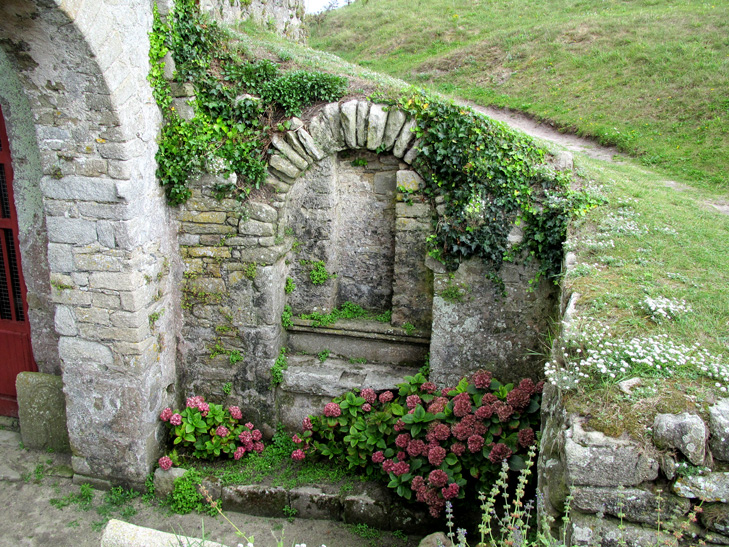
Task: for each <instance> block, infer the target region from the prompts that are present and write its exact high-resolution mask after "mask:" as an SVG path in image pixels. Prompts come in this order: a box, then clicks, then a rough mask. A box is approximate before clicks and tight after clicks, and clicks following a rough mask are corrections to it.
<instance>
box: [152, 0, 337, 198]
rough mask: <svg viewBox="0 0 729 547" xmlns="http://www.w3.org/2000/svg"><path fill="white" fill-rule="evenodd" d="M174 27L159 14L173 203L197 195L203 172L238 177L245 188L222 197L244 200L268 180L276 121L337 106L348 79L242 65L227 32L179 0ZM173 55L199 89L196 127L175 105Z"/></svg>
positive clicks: (157, 64) (159, 75)
mask: <svg viewBox="0 0 729 547" xmlns="http://www.w3.org/2000/svg"><path fill="white" fill-rule="evenodd" d="M169 21H170V22H169V24H165V23H163V22H162V21H161V18H160V17H159V13H158V12H157V11H155V18H154V23H153V29H152V32H151V34H150V42H151V48H150V75H149V81H150V83H151V84H152V87H153V94H154V97H155V100H156V101H157V104H158V106H159V107H160V109H161V110H162V114H163V116H164V120H165V125H164V126H163V128H162V135H161V139H160V143H159V149H158V152H157V156H156V159H157V164H158V170H157V177H158V178H159V180H160V184H162V186H163V187H164V188H165V193H166V195H167V199H168V201H169V202H170V204H172V205H179V204H180V203H184V202H185V201H186V200H187V199H188V198H189V197H190V195H191V193H190V190H189V188H188V187H187V183H188V180H189V179H190V177H192V176H194V175H196V174H199V173H201V172H203V171H212V172H215V173H219V174H228V173H232V172H234V173H236V174H237V175H238V186H237V187H236V186H233V185H232V184H222V185H219V186H218V187H217V188H216V193H217V195H218V197H221V198H222V197H223V196H225V195H227V194H230V193H233V194H234V195H236V196H237V197H238V198H240V199H244V198H245V197H246V196H247V195H248V193H249V192H250V191H251V189H253V188H258V187H260V185H261V184H262V183H263V182H264V180H265V177H266V166H267V158H266V155H265V154H264V145H263V142H264V140H265V132H266V131H270V129H271V128H270V127H269V126H268V125H267V124H268V123H270V120H271V118H272V115H273V114H274V113H275V112H280V113H282V114H283V115H287V116H288V115H293V114H299V113H300V111H301V108H302V107H304V106H306V105H308V104H311V103H312V102H313V101H317V100H326V101H331V100H337V99H339V97H341V95H342V94H343V93H344V90H345V88H346V80H345V79H344V78H340V77H337V76H332V75H329V74H322V73H315V72H307V71H297V72H291V73H284V74H279V70H278V66H277V65H276V64H275V63H272V62H270V61H265V60H262V61H258V62H255V63H249V62H240V61H238V60H237V59H236V58H234V57H233V56H232V55H231V54H230V53H229V52H228V51H227V49H226V36H225V34H224V33H223V31H222V30H221V29H220V28H219V27H218V25H217V24H216V23H215V22H214V21H211V20H210V19H209V18H208V17H207V16H205V15H203V14H201V13H200V9H199V7H198V6H197V4H196V2H195V1H194V0H176V2H175V8H174V10H173V12H172V16H171V17H170V19H169ZM168 51H171V52H172V55H173V57H174V59H175V67H176V75H175V78H176V80H177V81H178V82H187V81H192V82H193V83H194V85H195V92H196V103H195V116H194V117H193V118H192V119H191V120H189V121H188V120H183V119H181V118H180V117H179V115H178V114H177V112H176V111H175V109H174V107H173V106H172V97H171V92H170V87H169V84H168V83H167V82H166V81H165V79H164V76H163V72H164V66H163V64H162V59H163V57H164V55H165V54H166V53H167V52H168ZM221 67H222V70H221ZM246 94H247V95H246ZM241 97H242V98H241Z"/></svg>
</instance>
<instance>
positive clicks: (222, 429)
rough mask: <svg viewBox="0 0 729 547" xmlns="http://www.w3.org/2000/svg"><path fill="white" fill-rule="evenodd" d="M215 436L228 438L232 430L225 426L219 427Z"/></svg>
mask: <svg viewBox="0 0 729 547" xmlns="http://www.w3.org/2000/svg"><path fill="white" fill-rule="evenodd" d="M215 434H216V435H217V436H218V437H227V436H228V435H229V434H230V430H229V429H228V428H227V427H225V426H224V425H219V426H218V427H217V429H216V430H215Z"/></svg>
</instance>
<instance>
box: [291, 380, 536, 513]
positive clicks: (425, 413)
mask: <svg viewBox="0 0 729 547" xmlns="http://www.w3.org/2000/svg"><path fill="white" fill-rule="evenodd" d="M542 385H543V382H541V383H540V384H537V385H535V384H534V383H533V382H532V381H531V380H523V381H522V382H520V383H519V384H518V385H517V386H514V385H513V384H506V385H504V384H501V383H500V382H498V381H497V380H496V379H493V378H492V376H491V373H489V372H486V371H478V372H476V373H475V374H474V375H473V377H472V378H471V379H470V380H469V379H467V378H463V379H462V380H461V382H460V383H459V384H458V385H457V386H455V387H451V388H447V389H444V390H443V391H442V392H440V393H439V392H438V391H437V390H436V387H435V385H434V384H432V383H430V382H428V381H427V379H426V378H425V376H423V375H422V374H416V375H415V376H409V377H406V378H405V381H404V382H403V383H401V384H398V386H397V388H396V389H394V390H392V391H386V392H383V393H381V394H380V395H379V397H377V394H376V393H375V392H374V391H372V390H370V389H364V390H362V391H360V390H353V391H350V392H348V393H345V394H343V395H342V396H340V397H337V398H335V399H334V400H333V402H332V403H329V404H328V405H327V407H326V408H325V410H324V415H323V416H311V417H310V420H311V424H312V427H311V428H310V429H309V430H305V431H303V432H302V433H301V437H302V439H303V441H304V443H305V446H307V447H308V448H309V453H310V454H312V455H313V456H314V457H319V458H326V459H329V460H333V461H336V462H339V463H340V464H342V465H347V466H348V467H349V468H352V469H361V470H362V471H363V472H364V473H365V475H366V476H368V477H370V478H375V479H380V480H384V481H386V482H388V486H389V487H390V488H393V489H394V490H395V491H396V492H397V493H398V495H400V496H402V497H404V498H406V499H411V498H412V497H413V495H414V494H416V497H417V499H418V501H424V500H427V501H428V504H429V505H430V509H431V513H432V514H433V515H434V516H435V515H437V514H438V513H439V512H440V511H441V510H442V509H443V507H444V505H445V499H448V498H445V499H444V494H443V491H441V486H442V487H445V486H446V485H448V487H449V488H450V489H451V491H450V493H449V494H448V495H449V498H453V497H456V496H457V497H459V498H463V497H464V496H465V495H466V488H467V487H468V488H471V487H472V488H474V489H482V488H484V487H485V486H486V485H489V484H490V482H491V481H493V479H494V478H495V477H496V476H497V475H498V473H499V471H500V469H501V462H502V461H506V462H507V463H508V465H509V466H510V467H511V469H513V470H517V469H520V468H523V467H524V465H525V459H524V456H525V454H526V453H527V449H528V448H529V447H530V446H532V445H534V444H535V443H536V442H537V433H536V429H538V427H539V409H540V401H541V389H542ZM432 442H435V443H437V445H438V449H437V450H436V449H434V448H430V449H429V450H426V449H425V447H426V445H428V444H429V443H432ZM433 446H435V445H433ZM434 450H435V451H434ZM405 451H407V456H406V457H405V458H402V459H401V457H399V456H398V453H399V452H405ZM438 451H440V452H438ZM436 470H439V473H440V472H442V473H441V475H442V478H440V479H438V482H440V481H442V483H441V485H440V486H436V485H433V484H430V482H429V481H430V480H431V479H433V477H432V475H431V472H433V471H436ZM433 480H435V479H433ZM451 485H456V486H451ZM444 490H445V489H444Z"/></svg>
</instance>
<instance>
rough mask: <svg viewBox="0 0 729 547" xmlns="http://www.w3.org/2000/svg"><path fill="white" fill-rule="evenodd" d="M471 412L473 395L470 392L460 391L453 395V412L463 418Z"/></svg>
mask: <svg viewBox="0 0 729 547" xmlns="http://www.w3.org/2000/svg"><path fill="white" fill-rule="evenodd" d="M470 412H471V396H470V395H469V394H468V393H459V394H458V395H456V396H455V397H453V414H454V415H455V416H457V417H459V418H462V417H463V416H465V415H466V414H470Z"/></svg>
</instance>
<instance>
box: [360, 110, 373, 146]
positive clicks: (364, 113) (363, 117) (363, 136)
mask: <svg viewBox="0 0 729 547" xmlns="http://www.w3.org/2000/svg"><path fill="white" fill-rule="evenodd" d="M369 113H370V102H369V101H358V102H357V148H364V147H366V146H367V117H368V116H369Z"/></svg>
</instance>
